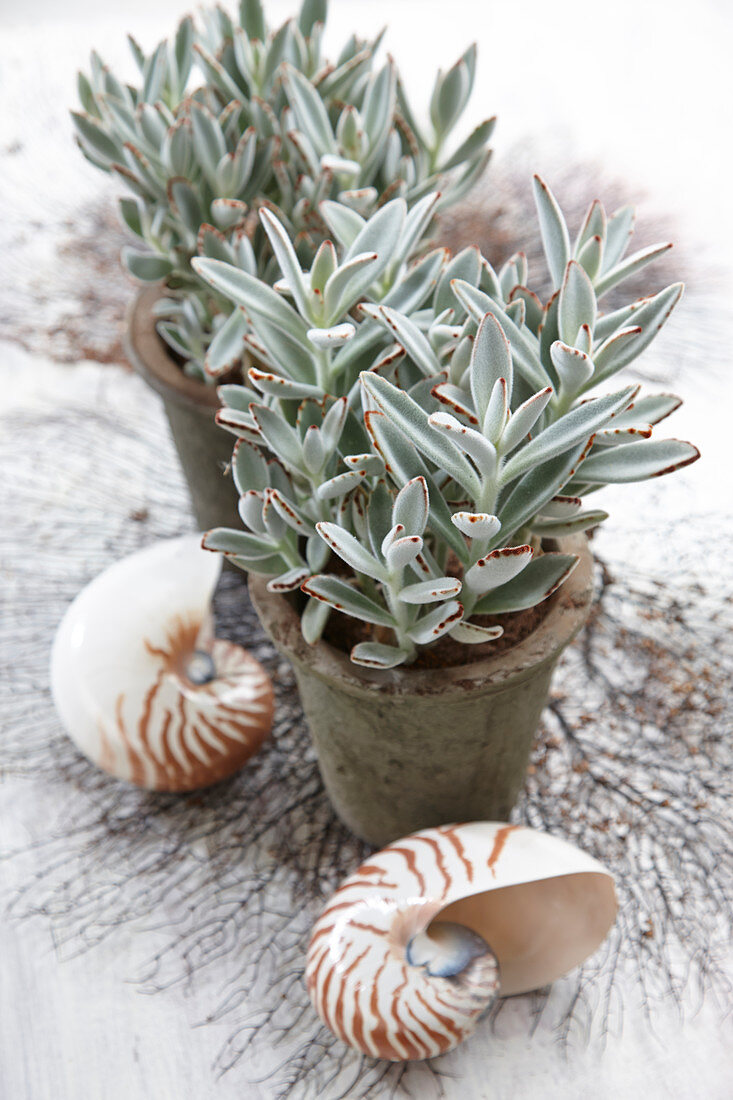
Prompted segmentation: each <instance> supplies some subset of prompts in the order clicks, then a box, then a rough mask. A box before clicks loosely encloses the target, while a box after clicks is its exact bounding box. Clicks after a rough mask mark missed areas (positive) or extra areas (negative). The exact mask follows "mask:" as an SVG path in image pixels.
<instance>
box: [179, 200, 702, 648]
mask: <svg viewBox="0 0 733 1100" xmlns="http://www.w3.org/2000/svg"><path fill="white" fill-rule="evenodd" d="M536 198H537V206H538V211H539V218H540V227H541V232H542V236H543V240H544V242H545V250H546V255H547V261H548V266H549V269H550V274H551V279H552V284H553V290H552V293H551V296H550V298H549V300H548V301H547V302H546V303H545V304H543V303H542V302H541V300H540V298H539V297H538V296H537V295H536V294H535V293H534V292H533V291H531V290H530V289H529V288H528V286H527V274H528V273H527V271H526V264H525V263H524V262H523V260H522V256H521V254H519V255H517V256H515V257H512V258H511V259H510V260H509V261H508V262H507V264H505V265H504V267H503V268H502V269H501V271H499V272H495V271H494V270H493V269H492V267H491V266H490V265H489V263H488V262H487V261H486V260H485V259H484V258H483V257H482V256H481V255H480V254H479V253H478V251H477V250H476V249H473V248H469V249H466V250H464V251H463V252H461V253H459V254H458V255H456V256H455V257H450V256H449V255H448V253H447V252H446V251H445V250H443V249H436V250H434V251H432V252H430V253H428V254H427V255H426V256H424V257H423V258H421V259H420V260H418V261H417V262H413V263H410V262H409V256H410V254H411V247H410V242H411V241H412V240H413V239H414V238H416V237H417V236H418V235H419V234H420V232H421V230H422V226H423V223H424V222H425V221H426V220H429V218H430V217H431V213H432V209H433V207H434V204H435V203H436V202H437V201H438V198H437V196H436V195H429V196H425V197H424V198H423V199H422V200H420V201H419V202H418V203H417V204H415V205H414V206H413V208H412V209H411V210H410V211H408V209H407V204H406V202H405V200H404V199H402V198H399V199H393V200H391V201H388V202H386V203H385V204H384V205H383V206H382V207H381V209H379V210H378V211H377V212H376V213H374V214H372V215H371V217H369V218H366V219H365V218H363V217H362V216H361V215H359V214H358V213H356V212H355V211H354V210H353V209H352V208H350V207H349V206H347V205H345V204H342V203H337V202H332V201H328V202H325V203H323V204H322V206H321V214H322V217H323V218H324V221H325V222H326V223H327V225H328V226H329V228H330V229H331V231H332V233H333V238H334V240H333V242H331V241H326V242H324V243H323V244H322V245H321V246H320V248H319V250H318V252H317V253H316V255H315V257H314V259H313V262H312V264H311V267H310V269H309V270H306V271H303V270H302V268H301V266H300V261H299V258H298V256H297V253H296V251H295V247H294V244H293V242H292V241H291V240H290V239H289V237H288V234H287V231H286V228H285V226H284V225H283V224H282V223H281V222H280V221H279V220H278V218H277V217H276V216H275V215H274V214H272V212H271V211H269V210H263V211H261V212H260V218H261V222H262V226H263V229H264V231H265V233H266V234H267V236H268V238H269V240H270V243H271V247H272V251H273V255H274V257H275V259H276V261H277V263H278V266H279V269H280V274H281V278H280V279H279V280H278V281H277V282H276V283H275V286H274V287H269V286H267V285H265V284H264V283H263V282H261V281H259V280H257V278H255V277H254V276H253V275H252V274H251V273H249V272H248V271H246V270H242V269H241V268H236V267H234V266H232V265H231V264H227V263H224V262H222V261H219V260H212V259H198V260H194V261H193V266H194V268H195V269H196V271H197V272H198V274H199V275H200V276H201V277H202V278H203V279H205V280H207V281H208V282H209V283H210V284H211V285H212V287H214V288H215V289H216V291H217V293H219V294H222V295H224V296H226V297H228V298H229V299H230V300H231V301H232V302H233V303H234V305H235V306H236V307H238V310H235V312H234V313H233V314H232V318H236V317H237V315H238V311H242V313H243V315H244V316H245V317H246V326H245V324H244V322H243V321H236V322H235V320H231V321H230V322H227V325H228V326H231V328H232V331H231V333H230V334H229V335H228V336H227V339H229V338H230V337H231V340H232V341H233V342H238V343H239V344H242V343H243V344H245V345H246V346H247V347H248V349H249V352H250V354H251V357H252V359H253V361H254V365H253V366H251V368H250V370H249V374H248V382H249V385H248V386H239V385H224V386H221V387H220V390H219V393H220V396H221V399H222V401H223V404H224V406H225V408H223V409H222V410H221V412H220V413H219V417H218V419H219V422H220V423H221V424H222V425H223V426H224V427H226V428H228V429H229V430H230V431H231V432H233V433H234V434H235V435H237V436H238V437H239V438H238V441H237V443H236V445H235V448H234V456H233V472H234V480H235V482H236V485H237V488H238V490H239V492H240V498H241V499H240V514H241V517H242V521H243V523H244V526H245V528H246V529H245V530H243V531H238V530H229V529H222V528H218V529H216V530H213V531H210V532H208V533H207V534H206V535H205V537H204V545H205V546H206V547H207V548H208V549H211V550H215V551H219V552H221V553H224V554H226V555H227V556H228V557H229V558H231V560H232V561H234V562H235V563H236V564H237V565H240V566H241V567H242V568H245V569H248V570H250V571H253V572H255V573H260V574H264V575H266V576H269V577H270V578H271V579H270V581H269V584H268V587H269V588H270V590H271V591H273V592H288V591H292V590H295V589H299V588H300V589H302V591H303V592H304V593H305V594H306V595H307V596H308V597H309V600H308V603H307V605H306V606H305V608H304V611H303V615H302V627H303V634H304V636H305V638H306V640H307V641H309V642H310V643H313V642H315V641H316V640H317V639H318V638H319V637H320V635H321V633H322V631H323V629H324V626H325V623H326V621H327V618H328V615H329V613H330V611H331V610H332V609H336V610H338V611H339V612H342V613H345V614H347V615H350V616H352V617H354V618H356V619H360V620H362V621H363V622H365V623H368V624H372V626H373V627H374V634H373V638H372V639H371V640H368V641H362V642H360V643H359V644H358V645H356V646H355V647H354V649H353V650H352V653H351V657H352V660H353V661H355V662H356V663H357V664H362V665H367V666H374V667H380V668H391V667H394V666H396V665H399V664H402V663H409V662H410V661H412V660H414V659H415V657H416V655H417V652H418V650H419V649H420V648H421V647H424V646H426V645H430V644H432V643H433V642H435V641H436V640H437V639H439V638H440V637H442V636H443V635H444V634H450V636H451V637H452V638H453V639H455V640H457V641H459V642H461V643H465V644H467V645H470V644H472V643H478V642H486V641H491V640H493V639H495V638H497V637H499V636H500V635H501V633H502V628H501V627H500V626H496V625H486V624H485V622H482V621H481V616H485V615H497V614H503V613H507V612H513V611H519V610H523V609H526V608H530V607H533V606H535V605H536V604H537V603H539V602H541V601H542V600H544V599H546V598H547V597H548V596H549V595H550V594H551V593H552V592H554V591H555V590H556V589H557V587H558V586H559V585H561V584H562V582H563V581H564V580H565V579H566V577H567V576H568V575H569V574H570V572H571V571H572V569H573V568H574V566H575V564H576V560H577V559H576V557H575V556H574V555H572V554H566V553H563V552H559V551H558V550H557V549H556V548H554V545H553V543H552V542H548V540H554V539H557V538H558V537H561V536H563V535H566V534H571V533H574V532H579V531H584V530H587V529H589V528H591V527H594V526H596V525H597V524H599V523H601V522H602V521H603V520H605V519H606V518H607V514H606V512H604V511H602V510H601V509H597V508H586V507H585V506H584V504H583V502H582V499H581V498H582V497H583V496H586V495H588V494H590V493H592V492H595V491H596V490H597V489H600V488H601V487H603V486H604V485H606V484H608V483H610V482H626V481H640V480H643V479H645V478H649V477H657V476H660V475H662V474H665V473H669V472H671V471H672V470H674V469H678V468H680V467H682V466H685V465H688V464H689V463H691V462H694V461H695V460H696V459H697V458H698V457H699V452H698V451H697V449H696V448H695V447H694V446H692V445H691V444H689V443H684V442H681V441H678V440H668V439H667V440H652V439H651V438H650V436H651V434H652V427H653V425H654V424H656V423H658V422H659V421H660V420H662V419H664V418H665V417H666V416H668V415H669V414H670V413H671V412H673V411H674V409H675V408H677V407H678V405H679V404H680V401H679V399H678V398H676V397H673V396H671V395H667V394H655V395H649V396H644V397H640V396H639V386H637V385H624V386H622V387H621V388H619V389H617V390H615V391H613V392H611V393H603V394H601V395H594V394H592V393H591V391H592V390H593V389H594V388H595V387H596V386H598V385H602V384H604V383H606V382H607V381H608V380H610V379H611V378H612V377H613V376H614V375H615V374H616V373H617V372H618V371H620V370H621V369H622V368H623V367H624V366H626V365H628V364H629V363H630V362H631V361H632V360H633V359H634V358H636V356H637V355H638V354H639V353H640V352H641V351H643V350H644V348H645V347H646V346H647V345H648V344H649V343H650V342H651V341H652V340H653V339H654V337H655V336H656V334H657V332H658V331H659V329H660V328H661V327H662V325H663V324H664V323H665V321H666V320H667V318H668V317H669V315H670V313H671V311H672V309H673V308H674V305H675V304H676V302H677V301H678V300H679V297H680V295H681V291H682V288H681V286H679V285H674V286H671V287H668V288H667V289H665V290H663V291H661V292H660V293H659V294H656V295H654V296H652V297H649V298H643V299H641V300H638V301H635V302H630V303H629V304H628V305H627V306H624V307H623V308H621V309H617V310H615V311H613V312H612V313H609V314H603V313H602V312H600V310H599V308H598V298H599V296H600V295H601V294H602V293H603V291H605V290H607V289H609V287H610V286H611V285H617V284H618V283H620V282H621V281H622V280H623V278H624V277H625V276H626V275H628V274H629V273H630V272H631V271H633V270H638V268H639V267H640V266H641V265H642V264H644V263H646V262H648V261H649V260H650V259H653V258H654V256H655V255H657V254H659V252H660V251H662V250H663V249H662V248H661V247H660V248H658V249H654V250H647V251H646V252H645V253H643V254H638V255H636V256H632V257H631V258H630V259H629V260H626V261H624V260H623V253H624V251H625V248H626V246H627V243H628V238H629V230H630V225H631V220H630V217H629V215H628V214H627V213H625V212H621V213H619V214H616V215H614V216H613V217H612V218H609V219H606V217H605V214H604V212H603V209H602V207H601V206H600V204H597V203H594V204H593V205H592V206H591V208H590V211H589V215H588V217H587V218H586V220H585V223H584V225H583V228H582V229H581V231H580V234H579V236H578V241H577V243H576V245H575V248H574V250H572V251H571V247H570V244H569V236H568V232H567V228H566V226H565V221H564V219H563V216H562V214H561V212H560V210H559V207H558V206H557V203H556V202H555V200H554V198H553V196H552V194H551V192H550V191H549V189H548V188H547V186H546V185H545V184H544V183H543V182H542V181H541V180H539V179H537V180H536ZM591 231H592V232H591ZM589 241H593V247H592V249H589V248H588V247H587V244H588V242H589ZM664 247H666V246H664ZM604 254H605V261H604ZM594 284H595V285H594ZM236 325H239V328H238V330H237V331H236V333H235V332H234V328H235V326H236ZM222 339H224V336H223V330H222V333H221V334H220V335H219V336H218V337H217V341H219V340H222ZM333 555H336V557H337V558H338V559H340V561H341V563H343V564H339V565H338V567H335V566H334V560H335V559H334V558H333ZM343 565H345V566H347V567H348V569H349V570H350V573H348V574H346V575H345V574H344V570H343Z"/></svg>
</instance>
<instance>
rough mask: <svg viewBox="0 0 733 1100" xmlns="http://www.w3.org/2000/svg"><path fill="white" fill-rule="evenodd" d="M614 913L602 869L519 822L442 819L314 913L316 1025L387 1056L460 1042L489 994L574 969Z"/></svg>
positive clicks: (362, 871) (440, 1049)
mask: <svg viewBox="0 0 733 1100" xmlns="http://www.w3.org/2000/svg"><path fill="white" fill-rule="evenodd" d="M615 914H616V895H615V890H614V885H613V879H612V878H611V876H610V874H609V873H608V871H606V870H605V869H604V868H603V867H602V866H601V864H599V863H597V862H596V861H595V860H594V859H592V858H591V857H590V856H587V855H585V854H584V853H583V852H580V851H579V850H578V849H577V848H575V847H573V846H572V845H571V844H568V843H567V842H566V841H563V840H560V839H558V838H557V837H553V836H549V835H548V834H547V833H541V832H537V831H535V830H533V829H527V828H524V827H523V826H518V825H504V824H500V823H495V822H474V823H472V824H469V825H444V826H441V827H440V828H436V829H427V830H425V831H424V832H420V833H415V834H414V835H413V836H410V837H407V838H406V839H404V840H399V841H396V842H395V843H394V844H391V845H390V846H389V847H388V848H384V849H383V850H382V851H381V852H378V853H377V854H376V855H373V856H371V857H370V858H369V859H368V860H367V861H366V863H363V864H362V866H361V867H360V868H359V869H358V871H356V872H355V874H353V875H351V876H350V878H348V879H346V881H345V882H344V883H343V885H342V886H341V887H340V889H339V890H338V891H337V892H336V894H335V895H334V896H333V898H332V899H331V901H330V902H329V903H328V905H327V906H326V908H325V910H324V912H323V913H322V914H321V916H320V918H319V919H318V921H317V923H316V925H315V927H314V929H313V935H312V937H311V942H310V946H309V948H308V958H307V963H306V980H307V984H308V992H309V994H310V997H311V1000H312V1002H313V1005H314V1007H315V1009H316V1011H317V1012H318V1014H319V1016H320V1017H321V1019H322V1020H323V1022H324V1023H325V1024H326V1025H327V1026H328V1027H329V1028H331V1030H332V1031H333V1032H334V1033H335V1034H336V1035H337V1036H338V1037H339V1038H340V1039H343V1040H344V1042H346V1043H349V1044H350V1045H351V1046H353V1047H356V1048H357V1050H360V1051H362V1052H363V1053H365V1054H368V1055H371V1056H373V1057H377V1058H386V1059H389V1060H391V1061H402V1060H403V1059H417V1058H432V1057H434V1056H435V1055H437V1054H442V1053H444V1052H445V1051H447V1050H450V1049H451V1048H453V1047H455V1046H457V1045H458V1043H460V1042H462V1041H463V1040H464V1039H465V1038H467V1037H468V1035H469V1034H470V1033H471V1032H472V1031H473V1030H474V1028H475V1026H476V1023H477V1021H478V1018H479V1016H480V1015H481V1013H482V1012H484V1010H485V1009H486V1008H487V1007H488V1005H489V1004H490V1003H491V1002H492V1000H493V999H494V998H495V997H496V996H497V995H498V994H501V995H506V994H512V993H522V992H526V991H527V990H530V989H537V988H539V987H540V986H543V985H546V984H547V983H548V982H552V981H554V980H555V979H556V978H559V977H561V976H562V975H563V974H565V973H566V972H567V971H568V970H570V969H572V968H573V967H574V966H577V965H578V964H579V963H581V962H582V961H583V960H584V959H585V958H586V957H587V956H588V955H590V954H591V953H592V952H593V951H594V950H595V949H596V948H597V947H598V945H599V944H600V943H601V941H602V940H603V938H604V936H605V935H606V933H607V931H608V929H609V928H610V927H611V924H612V923H613V920H614V917H615Z"/></svg>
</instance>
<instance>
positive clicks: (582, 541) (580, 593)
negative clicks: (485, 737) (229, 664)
mask: <svg viewBox="0 0 733 1100" xmlns="http://www.w3.org/2000/svg"><path fill="white" fill-rule="evenodd" d="M558 549H559V550H561V551H562V552H564V553H572V554H577V555H578V557H579V561H578V564H577V565H576V567H575V569H574V570H573V572H572V573H571V574H570V576H569V577H568V579H567V580H566V581H565V583H564V584H563V585H562V586H561V588H560V589H559V590H558V592H557V597H556V600H555V602H554V604H553V605H552V607H551V608H550V610H549V611H548V613H547V615H546V616H545V617H544V619H543V620H542V622H541V623H540V624H539V625H538V626H537V627H536V629H535V630H533V631H532V633H531V634H530V635H528V637H526V638H524V639H523V640H522V641H521V642H518V643H517V644H516V645H514V646H511V647H510V648H509V649H505V650H503V651H502V652H501V653H497V654H496V655H489V656H487V657H484V658H483V659H481V660H478V661H472V662H469V663H467V664H462V665H452V666H447V667H445V668H442V669H411V668H409V667H398V668H395V669H384V670H382V669H368V668H362V667H361V666H359V665H355V664H353V662H352V661H351V660H350V659H349V655H348V654H347V653H344V652H343V651H341V650H338V649H336V648H335V647H334V646H332V645H330V644H329V643H328V642H324V641H323V640H322V639H321V640H320V641H319V642H317V643H316V644H315V645H314V646H309V645H308V643H307V642H306V641H305V639H304V638H303V635H302V633H301V629H300V617H299V615H298V613H297V612H296V610H295V608H294V607H293V606H292V604H291V603H290V602H289V601H288V600H287V599H286V597H284V596H282V595H279V594H276V593H272V592H268V590H267V581H268V578H267V577H265V576H261V575H257V574H253V573H250V575H249V581H248V583H249V594H250V598H251V600H252V603H253V605H254V607H255V610H256V612H257V615H258V617H259V619H260V622H261V624H262V626H263V628H264V630H265V632H266V633H267V634H268V636H269V637H270V639H271V640H272V642H273V643H274V645H275V646H276V648H277V649H278V650H279V651H280V652H281V653H283V654H284V655H285V656H286V657H287V658H288V659H289V660H290V661H292V662H293V664H294V665H295V666H296V669H300V670H303V671H304V672H308V673H311V674H313V675H315V676H317V677H318V678H319V679H321V680H325V681H328V682H330V683H333V681H337V682H338V685H339V687H340V689H341V690H343V691H345V692H347V693H349V694H351V695H359V696H362V697H366V698H373V697H374V696H375V695H376V694H380V695H391V696H396V697H400V698H404V697H408V698H410V699H415V700H417V699H420V700H425V699H431V698H433V699H434V698H435V697H437V696H440V697H441V698H445V697H446V696H456V697H458V696H462V697H465V696H466V695H467V694H469V695H473V694H486V693H493V692H499V691H504V690H507V689H508V688H509V687H513V686H515V685H516V684H517V683H520V682H521V681H523V680H525V679H528V678H529V677H530V676H532V675H533V674H534V673H535V671H536V670H537V668H538V667H539V666H540V665H544V664H547V663H549V662H552V661H554V660H556V658H557V657H558V655H559V653H560V651H561V650H563V649H564V648H565V646H567V645H568V644H569V642H571V641H572V639H573V638H574V637H575V635H576V634H577V633H578V631H579V630H580V628H581V627H582V626H583V624H584V622H585V620H586V618H587V616H588V612H589V610H590V606H591V603H592V600H593V555H592V554H591V551H590V547H589V544H588V539H587V538H586V537H585V535H582V534H581V535H574V536H572V537H569V538H565V539H559V540H558Z"/></svg>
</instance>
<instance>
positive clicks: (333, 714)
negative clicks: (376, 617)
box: [249, 535, 592, 846]
mask: <svg viewBox="0 0 733 1100" xmlns="http://www.w3.org/2000/svg"><path fill="white" fill-rule="evenodd" d="M559 546H560V548H561V549H562V550H563V552H565V553H575V554H578V555H579V556H580V561H579V562H578V565H577V567H576V568H575V570H574V572H573V573H572V574H571V576H570V577H569V578H568V580H567V581H566V582H565V584H564V585H563V586H562V588H561V589H560V590H559V592H558V593H557V596H556V597H555V598H554V600H553V604H552V606H551V608H550V610H549V612H548V614H547V615H546V617H545V618H544V619H543V621H542V622H541V623H540V625H539V626H538V627H537V629H536V630H535V631H534V632H533V633H532V634H531V635H530V636H529V637H528V638H526V639H525V640H524V641H522V642H519V643H518V644H517V645H515V646H513V647H512V648H510V649H507V650H505V651H504V652H502V653H499V654H497V655H496V656H492V657H487V658H485V659H482V660H478V661H474V662H472V663H470V664H465V665H459V666H454V667H452V668H444V669H429V670H423V669H410V668H397V669H393V670H390V671H378V670H374V671H372V670H370V669H365V668H360V667H359V666H357V665H354V664H352V663H351V661H350V660H349V657H348V654H346V653H343V652H341V651H339V650H337V649H335V648H333V647H332V646H330V645H328V644H327V643H325V642H323V641H321V642H319V643H318V644H317V645H315V646H313V647H310V646H308V645H307V644H306V642H305V641H304V640H303V637H302V635H301V632H300V620H299V617H298V614H297V612H296V610H295V608H294V607H293V605H292V603H290V602H289V601H288V599H287V598H285V597H283V596H277V595H273V594H272V593H270V592H268V591H267V587H266V579H265V578H262V577H255V576H252V575H250V578H249V592H250V597H251V599H252V603H253V604H254V606H255V609H256V611H257V613H258V615H259V618H260V621H261V623H262V626H263V627H264V629H265V631H266V632H267V634H268V635H269V636H270V638H271V639H272V641H273V643H274V644H275V646H276V647H277V648H278V650H279V651H280V652H281V653H282V654H284V655H285V656H286V657H288V659H289V660H290V661H291V663H292V665H293V668H294V671H295V676H296V679H297V681H298V687H299V689H300V698H301V701H302V704H303V710H304V712H305V717H306V719H307V721H308V725H309V727H310V731H311V735H312V737H313V741H314V744H315V747H316V752H317V754H318V761H319V765H320V769H321V774H322V776H323V781H324V783H325V786H326V790H327V791H328V793H329V795H330V798H331V801H332V803H333V805H334V808H335V809H336V812H337V813H338V815H339V817H340V818H341V819H342V821H344V822H345V823H346V824H347V825H348V826H349V828H350V829H352V830H353V831H354V832H355V833H356V834H357V835H358V836H360V837H363V838H364V839H365V840H368V841H369V842H370V843H372V844H375V845H380V846H381V845H384V844H387V843H389V842H390V841H392V840H395V839H396V838H398V837H401V836H406V835H407V834H408V833H412V832H415V831H417V830H419V829H425V828H428V827H431V826H434V825H442V824H446V823H448V822H455V821H474V820H475V821H491V820H494V821H502V820H506V819H507V817H508V815H509V812H510V810H511V809H512V806H513V805H514V803H515V801H516V798H517V795H518V794H519V791H520V789H521V787H522V783H523V780H524V775H525V772H526V769H527V763H528V760H529V753H530V750H531V747H532V742H533V740H534V736H535V733H536V730H537V725H538V722H539V718H540V713H541V711H542V708H543V707H544V705H545V701H546V699H547V694H548V691H549V686H550V679H551V676H552V672H553V669H554V667H555V664H556V662H557V660H558V658H559V656H560V654H561V653H562V651H563V649H564V648H565V647H566V646H567V645H568V643H569V642H570V641H571V640H572V639H573V637H574V636H575V635H576V634H577V632H578V631H579V630H580V628H581V627H582V626H583V624H584V623H585V621H586V619H587V617H588V614H589V611H590V607H591V602H592V557H591V553H590V550H589V548H588V543H587V540H586V539H585V537H584V536H582V535H581V536H575V537H573V538H569V539H564V540H562V541H561V542H560V544H559Z"/></svg>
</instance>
